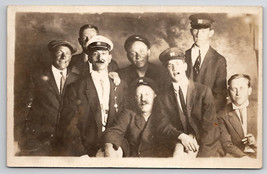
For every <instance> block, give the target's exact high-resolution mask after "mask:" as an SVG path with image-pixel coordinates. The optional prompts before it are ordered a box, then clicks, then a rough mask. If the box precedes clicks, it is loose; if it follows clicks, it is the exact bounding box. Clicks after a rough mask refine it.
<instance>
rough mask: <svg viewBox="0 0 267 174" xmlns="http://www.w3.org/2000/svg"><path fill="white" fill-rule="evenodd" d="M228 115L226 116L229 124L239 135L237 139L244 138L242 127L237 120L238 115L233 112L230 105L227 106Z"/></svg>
mask: <svg viewBox="0 0 267 174" xmlns="http://www.w3.org/2000/svg"><path fill="white" fill-rule="evenodd" d="M228 113H229V114H228V116H229V122H230V123H231V125H232V126H233V128H234V129H235V131H236V133H237V134H238V135H239V137H240V138H241V139H242V138H244V131H243V128H242V125H241V123H240V120H239V118H238V115H237V114H236V112H235V111H234V110H233V108H232V105H231V104H229V105H228Z"/></svg>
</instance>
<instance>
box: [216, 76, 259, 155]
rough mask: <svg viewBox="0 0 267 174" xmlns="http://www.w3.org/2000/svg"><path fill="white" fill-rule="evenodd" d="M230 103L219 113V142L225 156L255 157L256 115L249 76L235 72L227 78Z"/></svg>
mask: <svg viewBox="0 0 267 174" xmlns="http://www.w3.org/2000/svg"><path fill="white" fill-rule="evenodd" d="M228 91H229V95H230V99H231V103H229V104H227V105H226V106H225V107H224V109H222V110H221V111H220V112H219V113H218V115H219V118H218V119H219V126H220V129H221V143H222V146H223V148H224V150H225V152H226V153H227V156H229V155H231V156H234V157H247V156H249V157H256V141H255V136H257V115H256V113H255V112H253V109H255V106H256V105H253V103H250V102H249V100H248V97H249V96H250V95H251V92H252V88H251V86H250V77H249V76H248V75H244V74H235V75H233V76H232V77H231V78H230V79H229V80H228Z"/></svg>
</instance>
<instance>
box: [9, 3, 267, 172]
mask: <svg viewBox="0 0 267 174" xmlns="http://www.w3.org/2000/svg"><path fill="white" fill-rule="evenodd" d="M262 12H263V9H262V7H256V6H254V7H252V6H251V7H249V6H8V7H7V24H8V25H7V33H8V36H7V49H8V50H7V51H8V54H7V71H8V72H7V166H9V167H118V168H127V167H131V168H261V167H262V159H263V158H262V157H263V153H262V116H263V115H262V76H263V74H262V52H263V47H262V32H263V31H262V29H263V24H262V21H263V16H262Z"/></svg>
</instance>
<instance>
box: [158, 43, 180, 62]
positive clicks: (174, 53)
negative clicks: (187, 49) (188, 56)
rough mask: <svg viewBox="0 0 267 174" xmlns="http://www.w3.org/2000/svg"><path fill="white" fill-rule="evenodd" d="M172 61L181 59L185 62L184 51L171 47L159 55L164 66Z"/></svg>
mask: <svg viewBox="0 0 267 174" xmlns="http://www.w3.org/2000/svg"><path fill="white" fill-rule="evenodd" d="M172 59H179V60H183V61H184V60H185V55H184V51H183V50H182V49H180V48H178V47H171V48H168V49H166V50H164V51H163V52H162V53H161V54H160V55H159V60H160V61H161V62H162V64H166V62H168V61H169V60H172Z"/></svg>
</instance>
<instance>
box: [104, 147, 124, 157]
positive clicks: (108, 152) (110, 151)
mask: <svg viewBox="0 0 267 174" xmlns="http://www.w3.org/2000/svg"><path fill="white" fill-rule="evenodd" d="M122 155H123V152H122V149H121V147H119V148H118V150H115V149H114V148H113V144H111V143H106V144H105V153H104V156H105V157H112V158H121V157H122Z"/></svg>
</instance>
